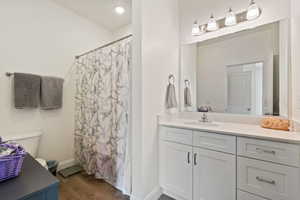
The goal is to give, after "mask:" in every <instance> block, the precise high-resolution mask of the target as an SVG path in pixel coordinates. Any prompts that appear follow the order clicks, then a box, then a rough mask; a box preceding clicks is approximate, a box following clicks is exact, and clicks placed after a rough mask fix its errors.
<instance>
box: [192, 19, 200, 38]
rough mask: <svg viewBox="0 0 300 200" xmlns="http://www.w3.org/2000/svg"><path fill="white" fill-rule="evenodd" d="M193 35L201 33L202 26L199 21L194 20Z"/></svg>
mask: <svg viewBox="0 0 300 200" xmlns="http://www.w3.org/2000/svg"><path fill="white" fill-rule="evenodd" d="M192 35H193V36H198V35H200V26H199V24H198V22H197V21H195V22H194V24H193V28H192Z"/></svg>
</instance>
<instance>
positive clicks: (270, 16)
mask: <svg viewBox="0 0 300 200" xmlns="http://www.w3.org/2000/svg"><path fill="white" fill-rule="evenodd" d="M256 2H257V4H258V5H259V6H260V7H261V9H262V15H261V17H260V18H259V19H257V20H254V21H252V22H245V23H241V24H239V25H237V26H233V27H227V28H224V29H222V30H219V31H216V32H212V33H208V34H204V35H203V36H199V37H193V36H191V28H192V24H193V23H194V21H195V20H198V22H199V23H200V24H204V23H207V21H208V19H209V17H210V15H211V13H213V14H214V16H215V17H216V18H223V17H225V15H226V12H227V10H228V8H229V7H232V9H233V10H234V11H236V12H239V11H244V10H245V9H247V7H248V5H249V1H248V0H243V1H241V0H226V1H224V0H209V1H207V0H180V15H181V17H180V23H181V41H182V42H183V43H193V42H196V41H204V40H207V39H210V38H215V37H218V36H220V35H225V34H229V33H233V32H237V31H240V30H244V29H249V28H253V27H256V26H259V25H262V24H268V23H271V22H275V21H279V20H280V19H284V18H288V17H289V15H290V0H257V1H256Z"/></svg>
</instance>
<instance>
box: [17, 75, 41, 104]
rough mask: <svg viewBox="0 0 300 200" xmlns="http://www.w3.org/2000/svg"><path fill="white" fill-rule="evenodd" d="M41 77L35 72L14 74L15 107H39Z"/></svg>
mask: <svg viewBox="0 0 300 200" xmlns="http://www.w3.org/2000/svg"><path fill="white" fill-rule="evenodd" d="M40 87H41V77H40V76H37V75H33V74H23V73H15V74H14V93H15V94H14V100H15V108H17V109H23V108H37V107H38V106H39V99H40V98H39V97H40Z"/></svg>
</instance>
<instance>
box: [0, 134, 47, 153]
mask: <svg viewBox="0 0 300 200" xmlns="http://www.w3.org/2000/svg"><path fill="white" fill-rule="evenodd" d="M41 136H42V132H41V131H33V132H24V133H18V134H11V135H7V136H2V140H3V141H4V142H7V141H9V142H16V143H18V144H20V145H21V146H22V147H24V148H25V150H26V152H27V153H29V154H30V155H31V156H33V157H34V158H36V157H37V153H38V149H39V144H40V139H41Z"/></svg>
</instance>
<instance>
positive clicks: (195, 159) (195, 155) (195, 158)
mask: <svg viewBox="0 0 300 200" xmlns="http://www.w3.org/2000/svg"><path fill="white" fill-rule="evenodd" d="M194 165H197V154H196V153H194Z"/></svg>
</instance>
